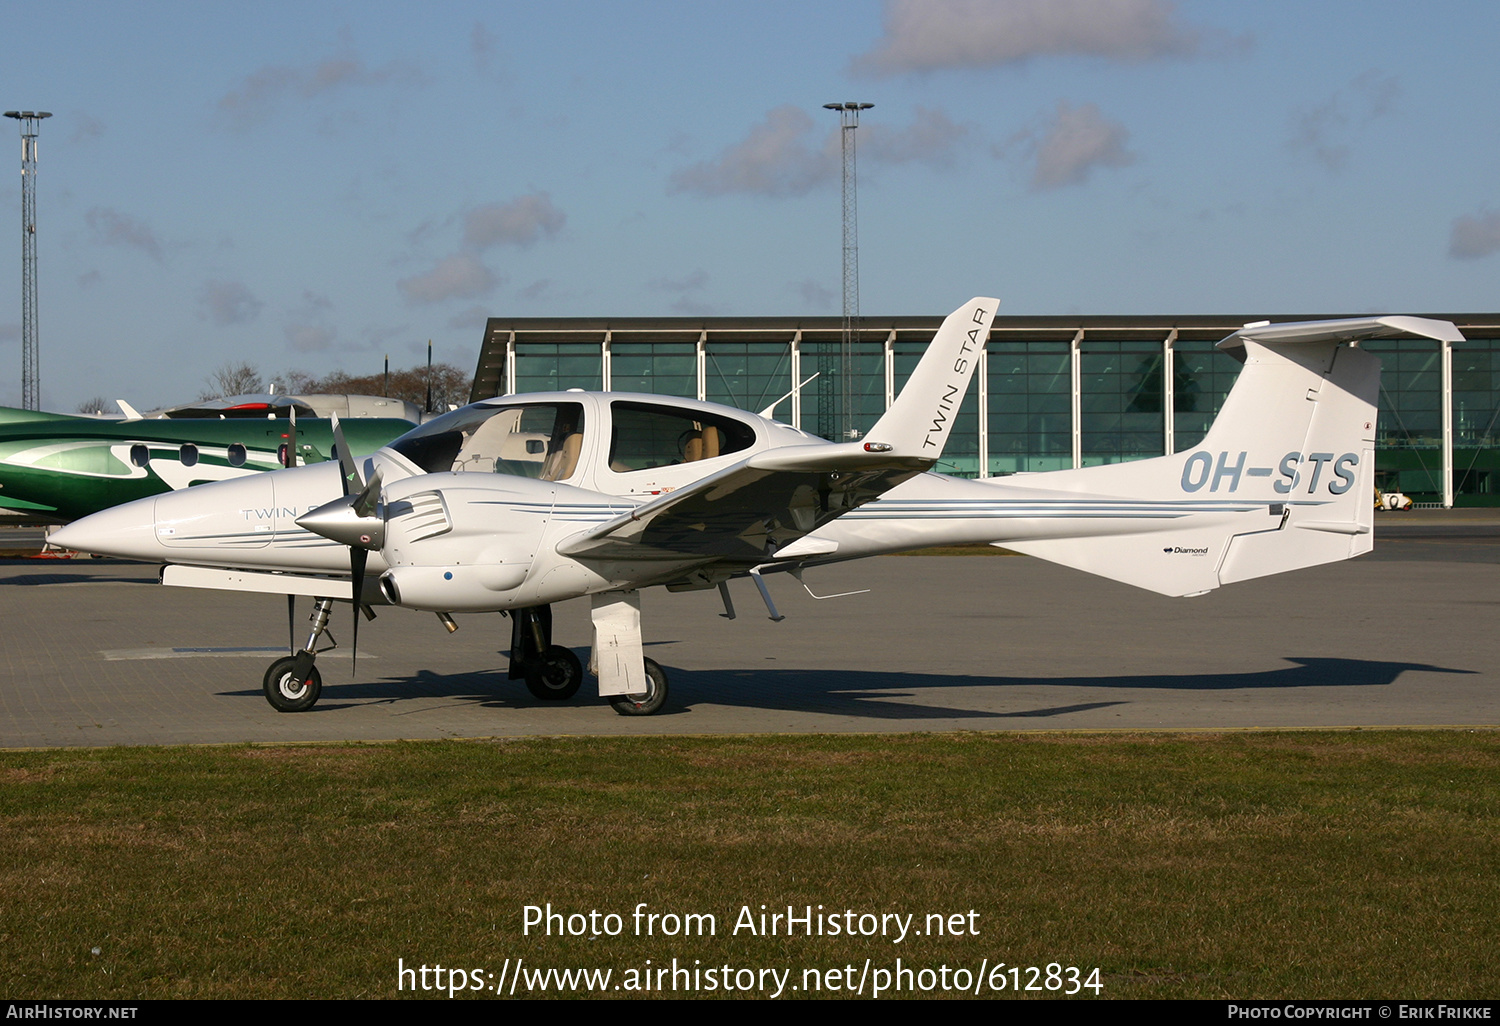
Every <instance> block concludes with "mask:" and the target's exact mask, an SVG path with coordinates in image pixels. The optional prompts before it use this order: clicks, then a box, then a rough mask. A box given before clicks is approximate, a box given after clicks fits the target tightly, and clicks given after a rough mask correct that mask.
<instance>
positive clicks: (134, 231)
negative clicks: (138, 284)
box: [83, 207, 163, 263]
mask: <svg viewBox="0 0 1500 1026" xmlns="http://www.w3.org/2000/svg"><path fill="white" fill-rule="evenodd" d="M83 220H84V222H85V223H86V224H87V225H88V226H89V230H90V231H91V232H93V234H94V239H95V240H96V241H98V242H102V243H104V244H106V245H110V246H125V247H127V248H130V249H138V250H140V251H141V252H142V253H145V254H146V255H147V256H149V257H150V258H151V259H152V260H155V261H156V262H157V263H162V262H163V256H162V248H161V242H160V241H158V240H157V238H156V233H155V232H154V231H152V230H151V226H150V225H148V224H146V223H145V222H144V221H140V220H137V219H136V218H133V217H131V216H130V215H128V214H122V213H120V212H119V211H118V210H112V209H110V208H109V207H94V208H93V209H92V210H90V211H89V212H88V213H86V214H84V215H83Z"/></svg>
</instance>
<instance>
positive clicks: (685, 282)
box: [647, 269, 708, 293]
mask: <svg viewBox="0 0 1500 1026" xmlns="http://www.w3.org/2000/svg"><path fill="white" fill-rule="evenodd" d="M647 284H648V285H649V286H650V287H651V288H653V289H655V290H656V291H658V292H678V293H682V292H701V291H703V288H704V287H705V286H706V285H707V284H708V272H707V271H704V270H701V269H700V270H697V271H693V272H692V273H691V274H688V275H686V276H685V277H682V278H652V279H651V281H649V282H648V283H647Z"/></svg>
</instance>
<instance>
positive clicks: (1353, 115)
mask: <svg viewBox="0 0 1500 1026" xmlns="http://www.w3.org/2000/svg"><path fill="white" fill-rule="evenodd" d="M1398 92H1400V87H1399V85H1398V84H1397V81H1396V77H1395V76H1394V75H1388V74H1385V73H1384V72H1380V71H1375V70H1373V69H1372V70H1369V71H1366V72H1363V73H1362V74H1359V75H1357V76H1355V78H1354V79H1353V80H1352V81H1350V83H1349V84H1348V85H1347V86H1345V87H1344V88H1343V89H1339V90H1338V91H1336V92H1335V93H1334V94H1333V95H1332V96H1330V97H1329V98H1328V99H1327V100H1325V101H1324V102H1322V103H1320V104H1319V105H1318V106H1316V107H1313V108H1311V109H1308V110H1304V111H1301V112H1299V113H1298V114H1297V115H1296V116H1294V117H1293V119H1292V133H1291V138H1290V139H1289V140H1288V141H1287V148H1288V149H1290V150H1291V151H1293V152H1294V153H1302V154H1306V155H1308V156H1310V157H1312V158H1313V159H1314V160H1316V161H1317V162H1318V163H1320V164H1322V165H1323V166H1324V167H1326V168H1328V170H1330V171H1339V170H1342V169H1343V167H1344V165H1345V164H1346V163H1348V160H1349V152H1350V144H1351V142H1352V140H1353V138H1354V137H1355V136H1357V135H1358V133H1359V132H1361V131H1363V129H1364V128H1365V127H1366V126H1368V125H1369V124H1370V123H1371V122H1372V121H1374V120H1375V119H1377V118H1380V117H1384V116H1385V115H1386V114H1388V113H1390V110H1391V108H1392V106H1393V105H1394V104H1395V100H1396V95H1397V93H1398Z"/></svg>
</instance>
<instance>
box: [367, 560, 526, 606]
mask: <svg viewBox="0 0 1500 1026" xmlns="http://www.w3.org/2000/svg"><path fill="white" fill-rule="evenodd" d="M530 571H531V563H530V561H527V562H525V563H491V564H485V565H480V566H472V565H471V566H398V567H394V568H392V569H390V570H387V571H386V572H385V573H384V574H383V575H381V578H380V593H381V594H382V595H384V596H385V599H386V601H387V602H389V603H391V604H392V605H395V606H405V607H406V608H407V609H422V610H427V611H429V612H434V613H466V612H472V613H478V612H488V611H490V610H494V609H504V608H506V607H508V606H510V605H512V604H513V602H511V601H507V593H514V592H515V590H516V589H517V588H519V587H521V585H523V584H525V583H526V575H527V574H528V573H529V572H530Z"/></svg>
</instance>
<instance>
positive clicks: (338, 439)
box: [333, 413, 365, 495]
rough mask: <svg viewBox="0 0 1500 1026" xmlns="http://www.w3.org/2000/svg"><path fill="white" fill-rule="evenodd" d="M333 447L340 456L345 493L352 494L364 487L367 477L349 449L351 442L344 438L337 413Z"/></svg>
mask: <svg viewBox="0 0 1500 1026" xmlns="http://www.w3.org/2000/svg"><path fill="white" fill-rule="evenodd" d="M333 447H334V449H335V450H336V451H337V453H338V457H339V477H340V480H341V481H342V482H343V485H344V494H345V495H352V494H354V492H356V491H357V490H359V489H362V488H364V485H365V479H364V477H363V475H361V474H360V472H359V464H358V463H356V462H354V454H353V453H352V452H350V451H349V443H348V442H347V441H345V440H344V428H343V425H341V424H340V423H339V415H338V414H337V413H335V414H334V415H333Z"/></svg>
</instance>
